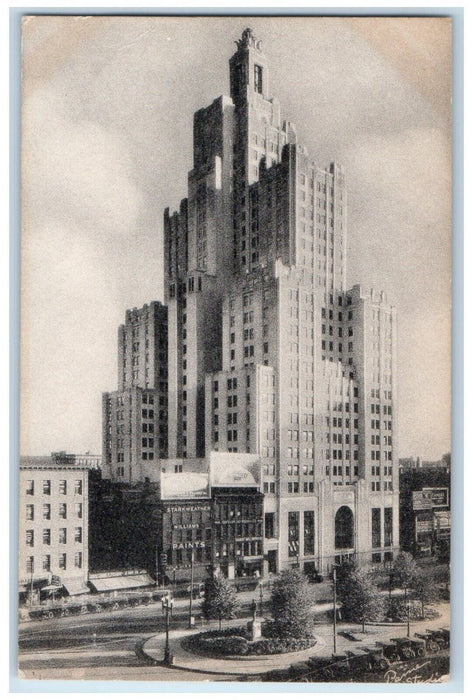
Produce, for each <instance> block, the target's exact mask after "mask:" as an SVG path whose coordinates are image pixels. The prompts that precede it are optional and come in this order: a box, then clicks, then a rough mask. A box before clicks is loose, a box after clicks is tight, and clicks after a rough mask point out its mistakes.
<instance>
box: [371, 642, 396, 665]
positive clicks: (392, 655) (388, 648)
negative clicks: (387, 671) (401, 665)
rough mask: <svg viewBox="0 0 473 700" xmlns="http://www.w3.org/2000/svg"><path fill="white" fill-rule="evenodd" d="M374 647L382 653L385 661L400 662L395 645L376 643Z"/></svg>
mask: <svg viewBox="0 0 473 700" xmlns="http://www.w3.org/2000/svg"><path fill="white" fill-rule="evenodd" d="M376 646H377V647H379V648H380V649H381V651H382V654H383V656H384V658H385V659H387V660H388V661H391V662H395V661H400V660H401V656H400V651H399V647H398V645H397V644H392V643H391V644H390V643H389V642H376Z"/></svg>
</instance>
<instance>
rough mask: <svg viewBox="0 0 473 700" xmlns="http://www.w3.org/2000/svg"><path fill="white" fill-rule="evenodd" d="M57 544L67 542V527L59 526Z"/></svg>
mask: <svg viewBox="0 0 473 700" xmlns="http://www.w3.org/2000/svg"><path fill="white" fill-rule="evenodd" d="M59 544H67V528H65V527H60V528H59Z"/></svg>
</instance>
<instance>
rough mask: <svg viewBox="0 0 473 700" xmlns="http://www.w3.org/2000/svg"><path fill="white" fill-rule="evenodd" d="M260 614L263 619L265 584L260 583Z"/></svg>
mask: <svg viewBox="0 0 473 700" xmlns="http://www.w3.org/2000/svg"><path fill="white" fill-rule="evenodd" d="M259 614H260V617H263V584H262V583H261V581H260V584H259Z"/></svg>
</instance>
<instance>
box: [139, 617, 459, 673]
mask: <svg viewBox="0 0 473 700" xmlns="http://www.w3.org/2000/svg"><path fill="white" fill-rule="evenodd" d="M324 607H325V606H324ZM448 608H449V606H448V605H447V604H440V605H439V606H438V611H439V613H440V617H439V618H437V619H436V620H425V621H422V622H412V623H411V635H413V634H414V632H422V631H425V630H426V629H427V628H429V629H435V628H440V627H445V626H447V627H448V626H449V617H448ZM247 622H248V618H240V619H238V620H227V621H225V622H224V623H223V624H222V627H241V626H246V623H247ZM215 627H216V625H215V623H214V624H211V625H206V626H205V627H202V628H199V629H195V630H188V629H186V630H171V631H170V633H169V646H170V651H171V654H172V655H173V657H174V663H173V667H174V668H178V669H181V670H186V671H194V672H200V673H210V674H218V675H222V674H228V675H230V676H250V675H261V674H262V673H266V672H267V671H270V670H275V669H286V668H288V667H289V666H291V665H292V664H296V663H300V662H303V661H307V660H308V659H309V658H310V657H311V656H320V657H330V656H331V654H332V651H333V628H332V626H331V625H330V624H323V625H317V626H316V627H315V630H314V632H315V635H314V636H315V638H316V640H317V643H316V644H315V646H313V647H311V648H310V649H304V650H303V651H296V652H290V653H288V654H272V655H269V656H241V657H239V656H233V657H231V658H226V659H225V658H223V659H217V658H215V659H213V658H209V657H207V656H199V655H198V654H196V653H192V652H190V651H187V650H186V649H184V648H183V647H182V645H181V642H182V641H183V639H185V638H186V637H188V636H191V635H193V634H197V633H198V632H201V631H203V630H206V629H215ZM343 630H348V631H351V632H353V633H354V634H355V636H356V637H357V638H358V639H360V641H358V642H353V641H349V640H348V639H346V638H345V637H343V636H342V635H341V634H340V632H341V631H343ZM402 636H405V633H404V631H402V630H401V629H400V627H399V625H397V624H395V625H392V626H391V625H389V626H382V627H377V626H374V625H373V626H370V625H367V626H366V631H365V633H364V634H362V633H361V632H360V625H355V624H343V623H339V624H338V634H337V653H338V652H343V651H346V650H351V651H355V652H356V651H361V650H362V648H363V647H365V646H372V645H374V644H375V643H376V641H389V639H390V638H391V637H402ZM164 645H165V634H164V633H161V634H157V635H154V636H153V637H150V638H149V639H148V640H146V642H145V643H144V645H143V651H144V652H145V654H147V655H148V656H150V657H151V658H152V659H154V660H155V661H157V662H162V659H163V655H164Z"/></svg>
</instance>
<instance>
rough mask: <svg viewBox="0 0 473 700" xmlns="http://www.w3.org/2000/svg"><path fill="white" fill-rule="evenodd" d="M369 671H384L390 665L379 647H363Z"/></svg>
mask: <svg viewBox="0 0 473 700" xmlns="http://www.w3.org/2000/svg"><path fill="white" fill-rule="evenodd" d="M363 651H364V652H365V653H364V657H365V658H366V661H367V664H368V666H369V669H370V671H385V670H386V669H388V668H389V666H390V665H391V663H390V661H389V660H388V659H387V658H386V656H385V655H384V653H383V649H381V648H380V647H363Z"/></svg>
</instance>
